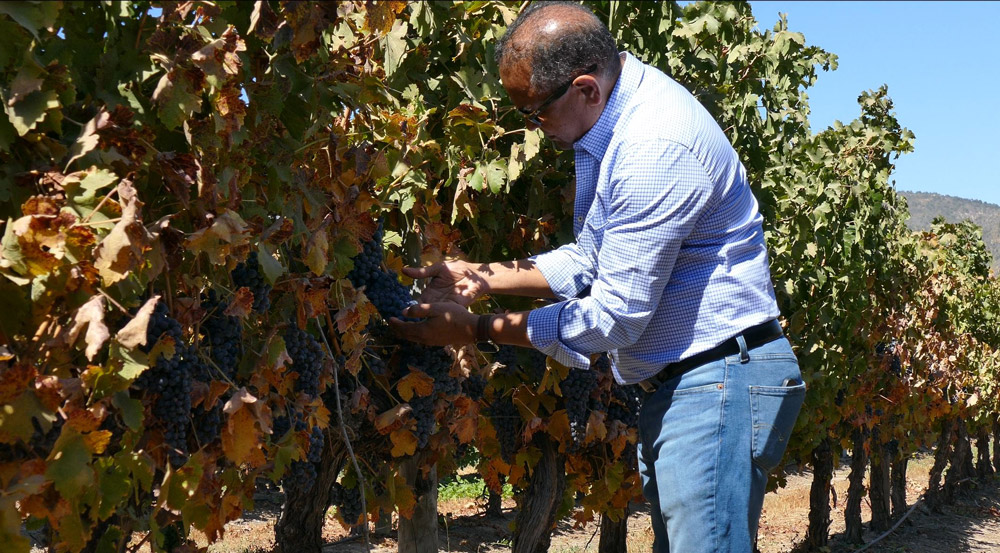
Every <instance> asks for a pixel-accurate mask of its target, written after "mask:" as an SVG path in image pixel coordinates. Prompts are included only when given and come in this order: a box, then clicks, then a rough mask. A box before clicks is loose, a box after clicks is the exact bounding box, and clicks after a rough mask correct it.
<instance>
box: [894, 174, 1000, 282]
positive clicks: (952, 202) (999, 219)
mask: <svg viewBox="0 0 1000 553" xmlns="http://www.w3.org/2000/svg"><path fill="white" fill-rule="evenodd" d="M898 192H899V194H900V195H901V196H903V197H904V198H906V203H907V205H908V206H909V210H910V218H909V219H908V220H907V221H906V226H907V227H908V228H909V229H910V230H914V231H917V230H927V229H929V228H930V227H931V221H932V220H933V219H934V218H935V217H937V216H939V215H940V216H943V217H944V218H945V220H947V221H948V222H949V223H958V222H961V221H964V220H966V219H968V220H971V221H972V222H973V223H975V224H977V225H979V226H980V227H981V228H982V229H983V242H985V243H986V248H987V249H988V250H989V251H990V253H991V254H992V255H993V272H994V274H998V275H1000V205H996V204H991V203H988V202H983V201H980V200H970V199H967V198H959V197H956V196H948V195H945V194H936V193H933V192H909V191H906V190H898Z"/></svg>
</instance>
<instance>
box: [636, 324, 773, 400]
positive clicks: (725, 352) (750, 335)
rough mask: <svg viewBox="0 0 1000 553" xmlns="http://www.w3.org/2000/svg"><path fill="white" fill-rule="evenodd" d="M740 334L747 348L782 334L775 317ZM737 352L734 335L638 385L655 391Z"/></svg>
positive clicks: (670, 366)
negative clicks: (681, 376)
mask: <svg viewBox="0 0 1000 553" xmlns="http://www.w3.org/2000/svg"><path fill="white" fill-rule="evenodd" d="M740 335H742V336H743V340H744V341H746V344H747V349H751V348H755V347H757V346H762V345H764V344H766V343H768V342H771V341H774V340H777V339H778V338H781V337H782V336H783V335H784V334H783V333H782V331H781V324H779V323H778V321H777V319H771V320H770V321H767V322H766V323H761V324H759V325H757V326H752V327H750V328H748V329H746V330H744V331H743V332H741V333H740ZM739 352H740V344H739V342H737V341H736V336H734V337H732V338H730V339H728V340H726V341H725V342H722V343H721V344H719V345H717V346H715V347H714V348H712V349H710V350H708V351H703V352H701V353H698V354H695V355H692V356H691V357H688V358H687V359H681V360H680V361H678V362H676V363H671V364H669V365H667V366H666V367H663V369H662V370H660V372H658V373H656V374H655V375H653V376H651V377H649V378H647V379H646V380H643V381H642V382H640V383H639V387H640V388H642V389H643V390H645V391H646V392H647V393H653V392H655V391H656V388H658V387H659V386H660V384H662V383H664V382H666V381H668V380H670V379H671V378H674V377H675V376H679V375H682V374H684V373H686V372H687V371H689V370H691V369H693V368H695V367H697V366H699V365H704V364H705V363H710V362H712V361H717V360H719V359H722V358H724V357H727V356H729V355H736V354H738V353H739Z"/></svg>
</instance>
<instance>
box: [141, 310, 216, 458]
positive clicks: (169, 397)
mask: <svg viewBox="0 0 1000 553" xmlns="http://www.w3.org/2000/svg"><path fill="white" fill-rule="evenodd" d="M163 336H169V337H170V338H172V339H173V340H174V355H173V356H172V357H170V358H169V359H168V358H166V357H164V356H163V355H162V354H161V355H160V356H159V357H157V359H156V360H155V362H154V366H152V367H150V368H149V369H148V370H146V371H145V372H143V373H142V374H141V375H140V376H139V378H137V379H136V381H135V384H136V386H137V387H138V388H139V389H141V390H146V391H148V392H150V393H152V394H157V395H158V397H157V398H156V401H155V403H154V404H153V416H154V417H155V418H156V419H157V420H158V421H160V422H161V423H162V424H163V427H164V431H163V435H164V441H165V442H166V444H167V446H169V447H170V450H171V451H170V454H169V459H170V463H171V465H173V466H180V465H182V464H184V461H185V460H186V452H187V425H188V416H189V415H190V413H191V373H192V372H194V371H196V370H198V364H199V363H200V362H201V361H200V360H199V359H198V356H197V355H196V352H195V351H194V349H193V348H190V347H188V346H187V345H186V344H185V343H184V341H183V334H182V333H181V325H180V323H178V322H177V321H176V320H174V319H173V318H172V317H170V314H169V312H168V310H167V304H166V303H165V302H163V301H158V302H157V303H156V307H155V308H154V310H153V314H152V316H151V317H150V319H149V326H148V327H146V345H145V346H142V348H141V349H142V350H143V351H144V352H145V353H149V352H150V351H152V349H153V346H155V345H156V343H157V342H158V341H159V340H160V339H161V338H162V337H163Z"/></svg>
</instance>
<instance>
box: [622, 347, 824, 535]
mask: <svg viewBox="0 0 1000 553" xmlns="http://www.w3.org/2000/svg"><path fill="white" fill-rule="evenodd" d="M738 341H739V342H740V344H741V346H742V347H741V349H742V351H741V353H740V354H739V355H732V356H729V357H726V358H725V359H720V360H717V361H712V362H710V363H706V364H704V365H701V366H698V367H695V368H694V369H692V370H690V371H688V372H686V373H684V374H682V375H679V376H676V377H674V378H672V379H671V380H668V381H666V382H664V383H663V384H661V385H660V387H659V388H658V389H657V390H656V391H655V392H653V393H652V394H648V395H647V397H646V398H645V399H644V400H643V403H642V408H641V409H640V411H639V438H640V439H639V473H640V475H641V476H642V491H643V495H645V496H646V500H647V501H649V503H650V506H651V509H650V512H651V514H652V519H653V520H652V522H653V534H654V542H653V551H654V552H655V553H667V552H669V551H673V552H674V553H678V552H679V553H699V552H706V553H708V552H712V553H715V552H746V553H751V552H752V551H753V543H754V540H755V538H756V534H757V524H758V521H759V519H760V510H761V505H762V504H763V502H764V491H765V488H766V486H767V476H768V473H769V472H770V471H771V469H773V468H774V467H776V466H777V465H778V463H779V462H780V461H781V457H782V455H784V453H785V447H786V446H787V445H788V438H789V436H790V435H791V432H792V429H793V428H794V426H795V418H796V417H797V416H798V414H799V409H800V408H801V407H802V401H803V400H804V399H805V393H806V389H805V384H804V383H803V382H802V378H801V375H800V373H799V365H798V362H797V361H796V359H795V355H794V354H793V353H792V349H791V346H790V345H789V344H788V340H786V339H785V338H779V339H777V340H774V341H772V342H769V343H766V344H764V345H761V346H758V347H756V348H753V349H750V350H747V349H746V346H745V344H744V343H743V341H742V337H739V338H738Z"/></svg>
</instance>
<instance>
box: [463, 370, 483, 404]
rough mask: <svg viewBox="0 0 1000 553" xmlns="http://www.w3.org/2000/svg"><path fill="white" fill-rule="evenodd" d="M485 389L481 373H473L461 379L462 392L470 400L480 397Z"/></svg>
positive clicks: (477, 399) (476, 399)
mask: <svg viewBox="0 0 1000 553" xmlns="http://www.w3.org/2000/svg"><path fill="white" fill-rule="evenodd" d="M485 390H486V379H485V378H483V377H482V376H481V375H478V374H474V375H472V376H470V377H469V378H466V379H465V380H463V381H462V392H463V393H464V394H465V395H466V396H467V397H468V398H469V399H471V400H472V401H479V400H480V399H482V398H483V392H484V391H485Z"/></svg>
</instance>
